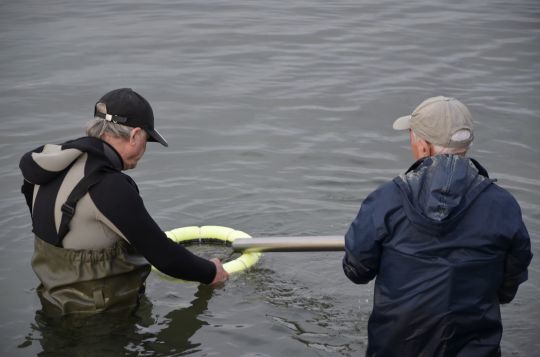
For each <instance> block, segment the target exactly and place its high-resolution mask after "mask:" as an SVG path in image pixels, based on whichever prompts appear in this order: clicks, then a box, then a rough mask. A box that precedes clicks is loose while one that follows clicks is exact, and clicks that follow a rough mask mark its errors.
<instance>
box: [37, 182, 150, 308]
mask: <svg viewBox="0 0 540 357" xmlns="http://www.w3.org/2000/svg"><path fill="white" fill-rule="evenodd" d="M104 176H105V172H103V171H99V172H93V173H91V174H90V175H88V176H86V177H84V178H83V179H82V180H81V181H79V183H78V184H77V185H76V186H75V188H74V189H73V191H72V192H71V194H70V195H69V197H68V199H67V200H66V203H65V204H64V205H63V206H62V213H63V214H62V220H61V224H60V227H59V234H58V238H59V240H58V242H57V244H56V245H53V244H49V243H47V242H45V241H44V240H42V239H40V238H38V237H36V239H35V245H34V255H33V257H32V268H33V270H34V272H35V273H36V275H37V276H38V278H39V280H40V281H41V284H40V285H39V287H38V289H37V291H38V295H39V297H40V300H41V302H42V305H43V308H44V310H46V311H48V310H52V312H56V313H60V314H62V315H65V314H81V313H82V314H85V313H87V314H92V313H97V312H102V311H105V310H107V311H110V310H125V309H130V308H134V307H136V306H137V305H138V302H139V297H140V295H141V294H142V293H143V292H144V282H145V280H146V278H147V277H148V274H149V273H150V265H149V264H148V262H147V261H146V260H145V259H144V258H143V257H142V256H141V255H139V254H137V253H136V252H135V251H134V249H132V247H131V246H130V245H129V244H128V243H127V242H125V241H123V240H119V241H117V242H116V243H115V244H114V245H113V246H112V247H110V248H105V249H99V250H76V249H65V248H62V240H63V238H64V237H65V235H66V234H67V233H68V231H69V221H70V220H71V218H72V217H73V215H74V214H75V207H76V204H77V201H78V200H79V199H80V198H82V197H83V196H84V195H85V194H86V193H88V190H89V189H90V187H91V186H93V185H95V184H96V183H98V182H99V181H101V179H102V178H103V177H104ZM51 308H52V309H51ZM58 309H59V310H60V311H58Z"/></svg>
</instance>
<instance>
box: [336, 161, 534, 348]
mask: <svg viewBox="0 0 540 357" xmlns="http://www.w3.org/2000/svg"><path fill="white" fill-rule="evenodd" d="M345 251H346V253H345V257H344V258H343V269H344V272H345V274H346V275H347V277H348V278H349V279H350V280H351V281H353V282H355V283H357V284H365V283H367V282H369V281H370V280H372V279H373V278H375V277H376V279H375V292H374V299H373V311H372V313H371V316H370V318H369V323H368V349H367V353H366V355H368V356H377V357H381V356H471V357H481V356H498V355H500V348H499V344H500V340H501V335H502V325H501V315H500V307H499V304H501V303H503V304H504V303H508V302H510V301H511V300H512V299H513V298H514V296H515V294H516V292H517V289H518V285H519V284H521V283H522V282H524V281H525V280H527V266H528V265H529V263H530V260H531V258H532V254H531V251H530V239H529V235H528V233H527V229H526V228H525V225H524V224H523V221H522V217H521V210H520V207H519V205H518V203H517V202H516V200H515V199H514V198H513V197H512V195H511V194H510V193H508V192H507V191H506V190H504V189H502V188H501V187H499V186H497V185H496V184H494V182H493V180H491V179H489V177H488V174H487V172H486V170H485V169H484V168H483V167H481V166H480V164H478V163H477V162H476V161H475V160H473V159H470V158H465V157H460V156H457V155H439V156H434V157H428V158H425V159H422V160H419V161H418V162H416V163H415V164H414V165H413V166H412V167H411V168H410V169H409V170H408V171H407V172H406V174H404V175H402V176H400V177H396V178H395V179H393V180H392V181H390V182H388V183H386V184H383V185H382V186H381V187H379V188H378V189H377V190H376V191H374V192H373V193H371V194H370V195H369V196H368V197H367V198H366V199H365V200H364V202H363V203H362V206H361V208H360V211H359V213H358V216H357V217H356V219H355V220H354V221H353V223H352V224H351V226H350V228H349V230H348V232H347V234H346V236H345Z"/></svg>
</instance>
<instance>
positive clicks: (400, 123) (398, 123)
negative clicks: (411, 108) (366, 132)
mask: <svg viewBox="0 0 540 357" xmlns="http://www.w3.org/2000/svg"><path fill="white" fill-rule="evenodd" d="M392 128H394V130H407V129H410V128H411V116H410V115H406V116H404V117H400V118H397V119H396V120H395V121H394V124H393V125H392Z"/></svg>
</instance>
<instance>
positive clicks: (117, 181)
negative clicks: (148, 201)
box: [90, 172, 140, 203]
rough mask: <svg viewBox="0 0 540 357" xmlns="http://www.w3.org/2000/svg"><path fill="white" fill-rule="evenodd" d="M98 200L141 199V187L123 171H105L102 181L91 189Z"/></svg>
mask: <svg viewBox="0 0 540 357" xmlns="http://www.w3.org/2000/svg"><path fill="white" fill-rule="evenodd" d="M90 194H91V196H92V199H94V200H97V201H102V200H107V201H119V202H120V201H121V202H123V203H129V202H134V200H135V201H138V200H140V196H139V189H138V187H137V184H136V183H135V181H133V179H132V178H131V177H129V176H128V175H126V174H124V173H122V172H105V173H103V178H102V179H101V181H100V182H99V183H98V184H97V185H95V187H93V188H92V189H91V191H90Z"/></svg>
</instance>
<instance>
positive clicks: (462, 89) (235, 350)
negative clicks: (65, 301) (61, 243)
mask: <svg viewBox="0 0 540 357" xmlns="http://www.w3.org/2000/svg"><path fill="white" fill-rule="evenodd" d="M0 48H1V50H0V108H1V109H2V110H1V112H2V114H1V119H0V129H1V131H0V136H1V137H0V150H1V153H0V186H1V187H2V189H1V191H0V210H1V211H0V212H1V215H0V225H1V227H2V230H1V231H0V232H1V233H0V283H1V284H2V285H1V286H2V290H1V291H2V294H1V298H0V299H1V300H0V301H1V303H2V304H1V309H0V311H1V314H0V336H1V337H2V339H1V341H2V342H1V348H0V354H2V355H5V356H15V355H17V356H33V355H40V356H63V355H65V356H83V355H90V356H96V355H99V356H118V355H139V356H174V355H204V356H209V355H222V356H255V355H257V356H284V355H291V356H293V355H294V356H327V355H328V356H329V355H345V356H348V355H361V354H362V353H363V352H364V351H365V347H366V342H367V337H366V336H367V331H366V323H367V319H368V317H369V313H370V309H371V304H372V293H373V287H372V285H371V284H370V285H367V286H356V285H354V284H352V283H350V282H349V281H348V280H347V279H346V278H345V277H344V275H343V273H342V271H341V256H342V254H341V253H337V252H335V253H268V254H266V255H265V256H264V257H263V258H262V259H261V261H260V262H259V264H258V265H257V266H256V267H255V268H254V269H252V270H251V271H249V272H247V273H244V274H240V275H237V276H235V277H233V278H232V279H231V280H230V281H229V282H228V283H227V284H226V285H225V286H224V287H222V288H219V289H210V288H207V287H199V286H198V285H197V284H192V283H171V282H169V281H165V280H163V279H161V278H160V277H159V276H158V275H156V274H153V275H151V276H150V278H149V280H148V289H147V294H146V297H147V299H146V300H145V301H143V304H142V306H141V308H140V309H139V310H138V312H137V313H136V314H135V315H134V316H129V317H114V316H99V317H96V318H95V319H90V320H86V321H70V320H59V321H54V320H50V319H47V318H45V317H44V316H42V315H41V314H40V311H39V310H40V304H39V301H38V299H37V296H36V293H35V288H36V286H37V279H36V278H35V276H34V275H33V272H32V270H31V268H30V257H31V255H32V250H33V239H32V234H31V227H30V220H29V214H28V209H27V208H26V207H25V204H24V201H23V197H22V195H21V194H20V193H19V187H20V184H21V177H20V173H19V171H18V167H17V166H18V161H19V158H20V156H21V155H22V154H23V153H24V152H26V151H28V150H30V149H33V148H34V147H37V146H39V145H41V144H43V143H46V142H53V143H60V142H62V141H64V140H67V139H70V138H74V137H78V136H81V135H83V131H82V126H83V125H84V123H85V122H86V121H87V120H88V119H90V117H91V113H92V108H93V104H94V103H95V101H96V100H97V99H98V98H99V97H100V96H101V95H102V94H104V93H105V92H106V91H108V90H110V89H113V88H119V87H132V88H134V89H135V90H137V91H138V92H140V93H141V94H142V95H144V96H145V97H146V98H147V99H148V100H149V101H150V102H151V103H152V105H153V108H154V113H155V115H156V121H157V127H158V130H160V131H161V132H162V133H163V134H164V136H165V137H166V138H167V139H168V141H169V143H170V147H169V148H164V147H161V146H159V145H157V144H150V145H149V146H148V150H147V154H146V155H145V157H144V159H143V160H142V162H141V163H140V165H139V167H138V168H137V169H136V170H134V171H132V172H129V174H130V175H132V177H133V178H134V179H135V180H136V181H137V183H138V185H139V188H140V190H141V194H142V196H143V199H144V200H145V203H146V205H147V208H148V210H149V211H150V212H151V214H152V215H153V217H154V218H155V219H156V221H157V222H158V223H159V224H160V225H161V227H162V228H163V229H165V230H167V229H172V228H176V227H182V226H189V225H208V224H212V225H223V226H228V227H233V228H236V229H239V230H242V231H245V232H247V233H249V234H251V235H254V236H255V235H256V236H287V235H291V236H292V235H338V234H344V233H345V231H346V230H347V228H348V225H349V224H350V222H351V221H352V219H353V218H354V216H355V215H356V213H357V210H358V208H359V205H360V203H361V202H362V200H363V199H364V198H365V197H366V195H367V194H368V193H369V192H371V191H372V190H374V189H375V188H376V187H377V186H378V185H379V184H381V183H383V182H385V181H386V180H388V179H391V178H392V177H394V176H396V175H398V174H400V173H402V172H403V171H404V170H406V169H407V168H408V166H409V165H410V164H411V163H412V159H411V155H410V153H409V152H408V137H407V135H404V134H402V133H398V132H394V131H393V130H392V129H391V124H392V121H393V120H394V119H395V118H396V117H398V116H400V115H405V114H409V113H410V112H411V111H412V110H413V109H414V107H415V106H416V105H417V104H419V103H420V102H421V101H422V100H423V99H424V98H427V97H430V96H434V95H448V96H455V97H457V98H459V99H461V100H462V101H463V102H465V103H466V104H467V105H468V106H469V108H470V109H471V111H472V112H473V115H474V117H475V120H476V128H477V131H476V141H475V144H474V147H473V150H472V151H471V156H473V157H475V158H476V159H478V160H479V161H480V162H481V163H482V164H483V165H484V166H485V167H486V168H487V169H488V171H489V172H490V174H491V176H492V177H496V178H498V179H499V184H500V185H501V186H502V187H505V188H506V189H508V190H509V191H510V192H512V193H513V194H514V195H515V197H516V198H517V199H518V201H519V203H520V204H521V206H522V209H523V216H524V220H525V222H526V224H527V226H528V229H529V231H530V235H531V239H532V241H533V251H534V253H535V254H536V257H538V256H540V251H539V250H538V245H539V243H540V235H539V234H540V233H539V232H540V180H539V174H540V169H539V159H538V157H539V155H540V144H539V139H538V138H539V136H540V115H539V114H538V113H539V112H540V100H539V98H538V96H539V93H540V92H539V89H540V56H539V55H540V3H539V2H538V1H537V0H528V1H527V0H515V1H486V0H471V1H455V2H453V4H448V3H446V2H441V1H427V0H411V1H397V0H394V1H390V0H388V1H379V0H371V1H366V0H358V1H335V2H330V1H315V0H311V1H298V0H292V1H272V0H260V1H248V0H243V1H193V0H191V1H172V0H171V1H167V0H156V1H151V2H146V1H127V0H125V1H78V2H75V1H61V0H57V1H39V0H17V1H7V0H2V1H0ZM539 273H540V260H538V259H537V258H536V259H534V260H533V262H532V265H531V267H530V271H529V281H528V282H526V283H525V284H523V285H522V286H521V288H520V290H519V293H518V295H517V298H516V299H515V301H514V302H512V303H511V304H510V305H507V306H504V307H503V309H502V314H503V323H504V335H503V340H502V349H503V353H504V355H505V356H510V355H511V356H533V355H537V354H538V351H539V350H540V302H539V296H540V274H539Z"/></svg>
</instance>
